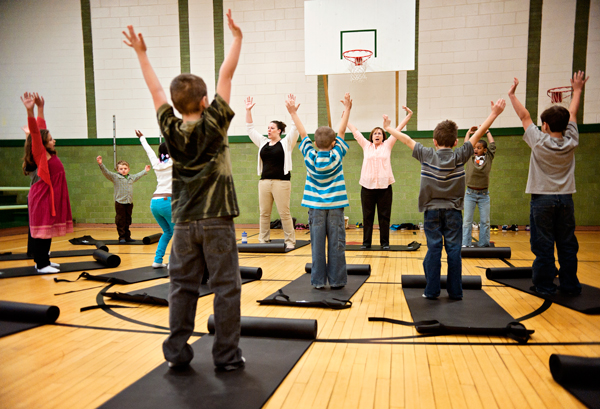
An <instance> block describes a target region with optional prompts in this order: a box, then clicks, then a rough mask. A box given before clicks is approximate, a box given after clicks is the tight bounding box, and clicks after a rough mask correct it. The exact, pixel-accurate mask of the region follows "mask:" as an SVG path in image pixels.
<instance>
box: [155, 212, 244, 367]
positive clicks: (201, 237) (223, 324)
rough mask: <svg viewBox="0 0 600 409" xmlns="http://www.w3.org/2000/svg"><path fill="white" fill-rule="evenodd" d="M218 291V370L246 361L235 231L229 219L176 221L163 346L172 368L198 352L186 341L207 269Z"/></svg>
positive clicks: (212, 286)
mask: <svg viewBox="0 0 600 409" xmlns="http://www.w3.org/2000/svg"><path fill="white" fill-rule="evenodd" d="M205 268H208V272H209V280H208V285H209V288H210V289H211V291H213V292H214V294H215V298H214V302H213V305H214V315H215V339H214V341H213V348H212V354H213V361H214V363H215V366H217V367H220V366H227V365H235V364H238V363H241V362H242V351H241V349H240V348H238V344H239V340H240V296H241V292H242V283H241V278H240V267H239V261H238V252H237V247H236V243H235V228H234V225H233V219H232V218H231V217H223V218H211V219H203V220H195V221H192V222H185V223H177V224H176V225H175V233H174V235H173V251H172V252H171V259H170V266H169V275H170V277H171V285H170V288H169V327H170V329H171V333H170V335H169V337H168V338H167V339H166V340H165V342H164V343H163V353H164V355H165V359H166V360H167V361H169V362H172V363H174V364H186V363H189V362H190V361H191V360H192V358H193V357H194V351H193V350H192V347H191V346H190V344H188V342H187V341H188V340H189V338H190V336H191V335H192V332H193V331H194V322H195V319H196V305H197V304H198V289H199V288H200V283H201V281H202V275H203V274H204V269H205Z"/></svg>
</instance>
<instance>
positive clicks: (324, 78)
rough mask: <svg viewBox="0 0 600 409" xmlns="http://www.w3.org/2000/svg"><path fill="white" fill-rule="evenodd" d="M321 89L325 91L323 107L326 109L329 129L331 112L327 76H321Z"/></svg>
mask: <svg viewBox="0 0 600 409" xmlns="http://www.w3.org/2000/svg"><path fill="white" fill-rule="evenodd" d="M323 89H324V90H325V106H326V107H327V124H328V126H329V127H330V128H331V112H330V111H329V87H328V85H327V75H323Z"/></svg>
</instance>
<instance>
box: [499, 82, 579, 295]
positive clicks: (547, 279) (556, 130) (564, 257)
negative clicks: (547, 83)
mask: <svg viewBox="0 0 600 409" xmlns="http://www.w3.org/2000/svg"><path fill="white" fill-rule="evenodd" d="M588 78H589V77H588ZM588 78H585V75H584V73H583V72H582V71H579V72H576V73H574V74H573V79H572V80H571V85H572V87H573V94H572V98H571V104H570V105H569V109H568V110H567V109H566V108H564V107H562V106H560V105H553V106H551V107H550V108H548V109H547V110H545V111H544V112H542V114H541V115H540V118H541V120H542V129H541V130H540V129H538V127H537V126H535V124H534V123H533V121H532V120H531V116H530V115H529V112H528V111H527V109H526V108H525V107H524V106H523V104H521V102H520V101H519V100H518V99H517V97H516V96H515V90H516V89H517V86H518V85H519V80H518V79H516V78H515V79H514V83H513V85H512V87H511V88H510V90H509V92H508V96H509V97H510V100H511V102H512V104H513V108H514V109H515V111H516V113H517V115H518V116H519V118H520V119H521V122H522V123H523V128H524V129H525V134H524V135H523V140H524V141H525V142H527V145H529V147H530V148H531V157H530V160H529V177H528V179H527V188H526V190H525V193H530V194H531V205H530V213H529V219H530V221H529V223H530V225H531V237H530V243H531V251H532V252H533V254H535V260H534V262H533V286H532V287H531V290H533V291H536V292H538V293H540V294H544V295H549V294H554V293H555V292H556V290H557V288H558V290H560V291H561V292H562V293H564V294H567V295H579V294H580V293H581V284H580V283H579V279H578V278H577V251H578V250H579V244H578V242H577V237H575V206H574V204H573V197H572V194H573V193H575V191H576V190H575V148H577V146H578V145H579V132H578V131H577V111H578V110H579V100H580V98H581V92H582V90H583V87H584V85H585V83H586V82H587V80H588ZM555 243H556V249H557V252H558V262H559V264H560V270H557V269H556V264H555V259H554V244H555ZM557 275H558V279H559V283H560V286H559V287H557V286H556V285H555V284H554V278H555V277H556V276H557Z"/></svg>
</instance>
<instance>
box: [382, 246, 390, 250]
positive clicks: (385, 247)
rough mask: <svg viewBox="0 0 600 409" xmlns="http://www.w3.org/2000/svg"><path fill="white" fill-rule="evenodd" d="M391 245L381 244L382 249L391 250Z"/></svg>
mask: <svg viewBox="0 0 600 409" xmlns="http://www.w3.org/2000/svg"><path fill="white" fill-rule="evenodd" d="M389 249H390V246H381V250H389Z"/></svg>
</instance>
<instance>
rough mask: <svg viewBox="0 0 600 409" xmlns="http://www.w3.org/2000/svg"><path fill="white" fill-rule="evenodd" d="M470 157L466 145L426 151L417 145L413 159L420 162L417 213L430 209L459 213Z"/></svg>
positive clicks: (469, 151) (471, 150)
mask: <svg viewBox="0 0 600 409" xmlns="http://www.w3.org/2000/svg"><path fill="white" fill-rule="evenodd" d="M472 155H473V145H471V142H466V143H465V144H464V145H463V146H461V147H460V148H456V149H455V150H454V151H452V149H450V148H445V149H438V150H437V151H436V150H435V148H425V147H424V146H423V145H422V144H420V143H419V142H417V143H416V144H415V147H414V149H413V158H415V159H417V160H418V161H419V162H421V189H420V191H419V211H420V212H424V211H425V210H431V209H456V210H462V209H463V207H464V197H465V163H466V162H467V161H468V160H469V158H470V157H471V156H472Z"/></svg>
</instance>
